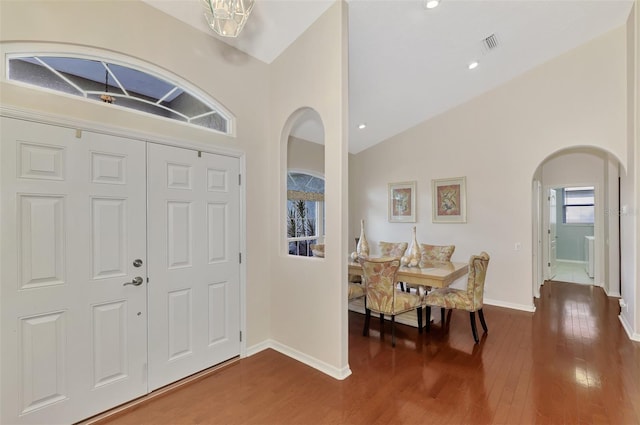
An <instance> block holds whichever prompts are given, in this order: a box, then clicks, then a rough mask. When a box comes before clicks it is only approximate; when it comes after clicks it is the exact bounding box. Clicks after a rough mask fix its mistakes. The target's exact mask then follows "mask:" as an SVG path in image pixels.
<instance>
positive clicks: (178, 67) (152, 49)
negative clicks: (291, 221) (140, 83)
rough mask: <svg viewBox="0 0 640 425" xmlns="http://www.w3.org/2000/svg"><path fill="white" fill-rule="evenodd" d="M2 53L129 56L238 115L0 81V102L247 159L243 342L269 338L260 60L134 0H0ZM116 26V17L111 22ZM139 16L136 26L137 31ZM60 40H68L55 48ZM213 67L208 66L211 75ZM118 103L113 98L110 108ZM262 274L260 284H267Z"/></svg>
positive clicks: (264, 100)
mask: <svg viewBox="0 0 640 425" xmlns="http://www.w3.org/2000/svg"><path fill="white" fill-rule="evenodd" d="M0 7H1V14H0V19H1V21H0V39H1V40H2V42H3V44H2V50H3V52H6V51H7V50H8V49H9V50H10V49H17V48H18V47H17V46H15V45H14V44H13V43H11V42H12V41H21V42H46V43H47V44H42V45H41V50H47V51H58V52H60V50H63V51H68V52H76V53H97V54H101V55H103V56H104V57H107V58H108V57H118V58H121V57H122V58H124V57H127V58H133V59H131V60H135V61H137V63H148V64H153V65H155V66H156V67H160V68H163V69H165V70H169V72H171V73H173V74H175V75H177V76H180V77H182V78H183V79H185V80H187V81H188V82H189V83H191V84H192V85H194V86H196V87H198V88H199V89H200V90H203V91H205V92H206V93H208V94H209V95H211V96H212V97H213V98H214V99H217V100H218V101H219V102H220V103H222V104H223V105H224V106H225V107H226V108H228V109H229V110H231V111H232V112H233V113H234V114H235V116H236V117H237V127H238V130H237V137H235V138H232V137H228V136H223V135H218V134H215V133H212V132H210V131H205V130H200V129H197V128H190V127H187V126H181V125H176V124H175V123H173V122H164V121H162V120H158V119H155V118H152V117H147V116H144V115H136V114H132V113H131V111H130V110H124V109H121V108H117V107H115V108H114V107H111V106H108V105H103V104H100V103H96V102H89V101H84V100H82V99H79V98H77V97H67V96H61V95H59V94H57V93H56V94H49V93H45V92H42V91H38V90H31V89H28V88H23V87H19V86H16V85H13V84H7V83H4V82H2V83H0V102H1V103H2V106H4V107H7V106H13V107H19V108H25V109H30V110H35V111H41V112H47V113H53V114H61V115H64V116H68V117H73V118H76V119H81V120H87V121H96V122H97V123H100V124H105V125H109V126H113V127H120V128H123V129H125V130H126V129H131V130H132V131H135V132H142V133H147V134H149V135H151V136H150V139H152V140H153V139H154V136H158V137H163V138H165V139H167V140H179V141H187V142H189V143H193V144H198V145H199V146H203V147H209V148H213V149H225V150H235V151H239V152H243V153H244V154H245V155H246V156H245V160H246V178H245V182H246V186H245V190H246V200H247V203H246V215H247V217H246V234H247V236H246V253H245V254H246V255H245V259H246V263H245V264H246V283H247V285H246V286H247V319H246V322H247V325H246V327H247V335H246V337H247V346H252V345H254V344H257V343H260V342H262V341H264V340H265V339H267V338H268V337H269V333H270V329H269V319H268V318H269V314H270V305H269V301H268V300H269V297H270V288H269V284H268V276H269V267H270V263H269V259H268V258H266V257H265V256H264V249H263V247H264V246H267V245H268V235H267V232H265V230H264V229H265V228H267V226H268V225H269V222H268V221H267V217H266V215H265V214H264V213H263V207H264V205H266V204H268V203H269V202H270V201H271V199H272V197H271V196H270V195H269V192H270V191H273V188H271V187H270V186H269V184H268V172H269V167H268V164H267V163H266V162H265V158H266V157H267V156H268V145H269V143H268V141H267V140H266V137H265V134H267V132H268V131H267V129H268V122H267V116H266V114H265V112H264V111H266V110H267V109H268V99H269V97H268V96H269V93H268V84H267V77H268V67H267V65H265V64H264V63H262V62H260V61H257V60H254V59H251V58H250V57H248V56H246V55H244V54H242V53H240V52H238V51H237V50H235V49H231V48H230V47H228V46H227V45H226V44H224V43H222V42H219V41H218V40H216V39H215V38H213V37H211V36H209V35H207V34H205V33H202V32H200V31H196V30H194V29H192V28H190V27H188V26H186V25H184V24H183V23H182V22H180V21H178V20H177V19H174V18H173V17H170V16H168V15H166V14H164V13H162V12H160V11H158V10H156V9H154V8H151V7H149V6H148V5H146V4H145V3H142V2H138V1H125V2H107V1H87V2H80V1H42V2H36V1H4V0H3V1H2V2H1V4H0ZM115 23H117V24H115ZM140 23H144V29H142V30H141V29H140ZM60 44H66V45H67V46H68V47H62V48H60V47H58V46H59V45H60ZM212 70H215V73H214V72H212ZM116 106H117V105H116ZM265 276H267V283H266V284H265Z"/></svg>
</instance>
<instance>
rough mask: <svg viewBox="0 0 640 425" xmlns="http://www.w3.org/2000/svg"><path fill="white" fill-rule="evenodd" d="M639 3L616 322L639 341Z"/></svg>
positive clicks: (633, 32) (632, 24) (630, 29)
mask: <svg viewBox="0 0 640 425" xmlns="http://www.w3.org/2000/svg"><path fill="white" fill-rule="evenodd" d="M639 19H640V4H638V1H637V0H636V2H635V5H634V7H633V10H632V12H631V14H630V16H629V19H628V22H627V64H626V65H627V67H626V71H627V74H626V78H625V81H626V83H627V85H628V87H627V139H626V142H627V149H628V152H629V157H630V158H633V159H634V161H630V164H629V167H627V169H626V170H625V172H622V173H621V176H620V204H621V207H622V211H621V212H620V244H621V251H622V252H621V257H622V267H621V270H620V273H621V277H622V302H621V304H622V307H621V311H620V319H621V321H622V323H623V325H624V326H625V328H626V330H627V332H628V333H630V334H631V335H632V337H634V338H635V339H636V340H638V341H640V311H639V310H640V290H639V285H640V283H639V282H638V276H640V261H638V251H639V249H640V248H639V247H640V226H639V211H640V209H639V207H640V205H639V203H638V196H639V193H640V170H639V169H638V165H639V161H640V142H639V141H638V125H639V123H640V109H639V108H638V89H639V88H640V66H639V65H638V58H639V57H640V31H638V22H640V21H639Z"/></svg>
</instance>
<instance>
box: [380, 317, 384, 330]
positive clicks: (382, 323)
mask: <svg viewBox="0 0 640 425" xmlns="http://www.w3.org/2000/svg"><path fill="white" fill-rule="evenodd" d="M383 333H384V314H382V313H380V334H383Z"/></svg>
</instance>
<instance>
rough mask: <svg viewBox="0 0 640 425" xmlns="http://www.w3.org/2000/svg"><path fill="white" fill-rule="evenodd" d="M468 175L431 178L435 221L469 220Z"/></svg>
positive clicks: (461, 221) (455, 221) (463, 221)
mask: <svg viewBox="0 0 640 425" xmlns="http://www.w3.org/2000/svg"><path fill="white" fill-rule="evenodd" d="M466 185H467V180H466V177H455V178H451V179H438V180H431V186H432V190H431V195H432V200H433V201H432V202H433V213H432V216H431V218H432V221H433V222H434V223H466V222H467V189H466Z"/></svg>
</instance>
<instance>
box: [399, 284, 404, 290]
mask: <svg viewBox="0 0 640 425" xmlns="http://www.w3.org/2000/svg"><path fill="white" fill-rule="evenodd" d="M399 283H400V290H401V291H402V292H404V282H399Z"/></svg>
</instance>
